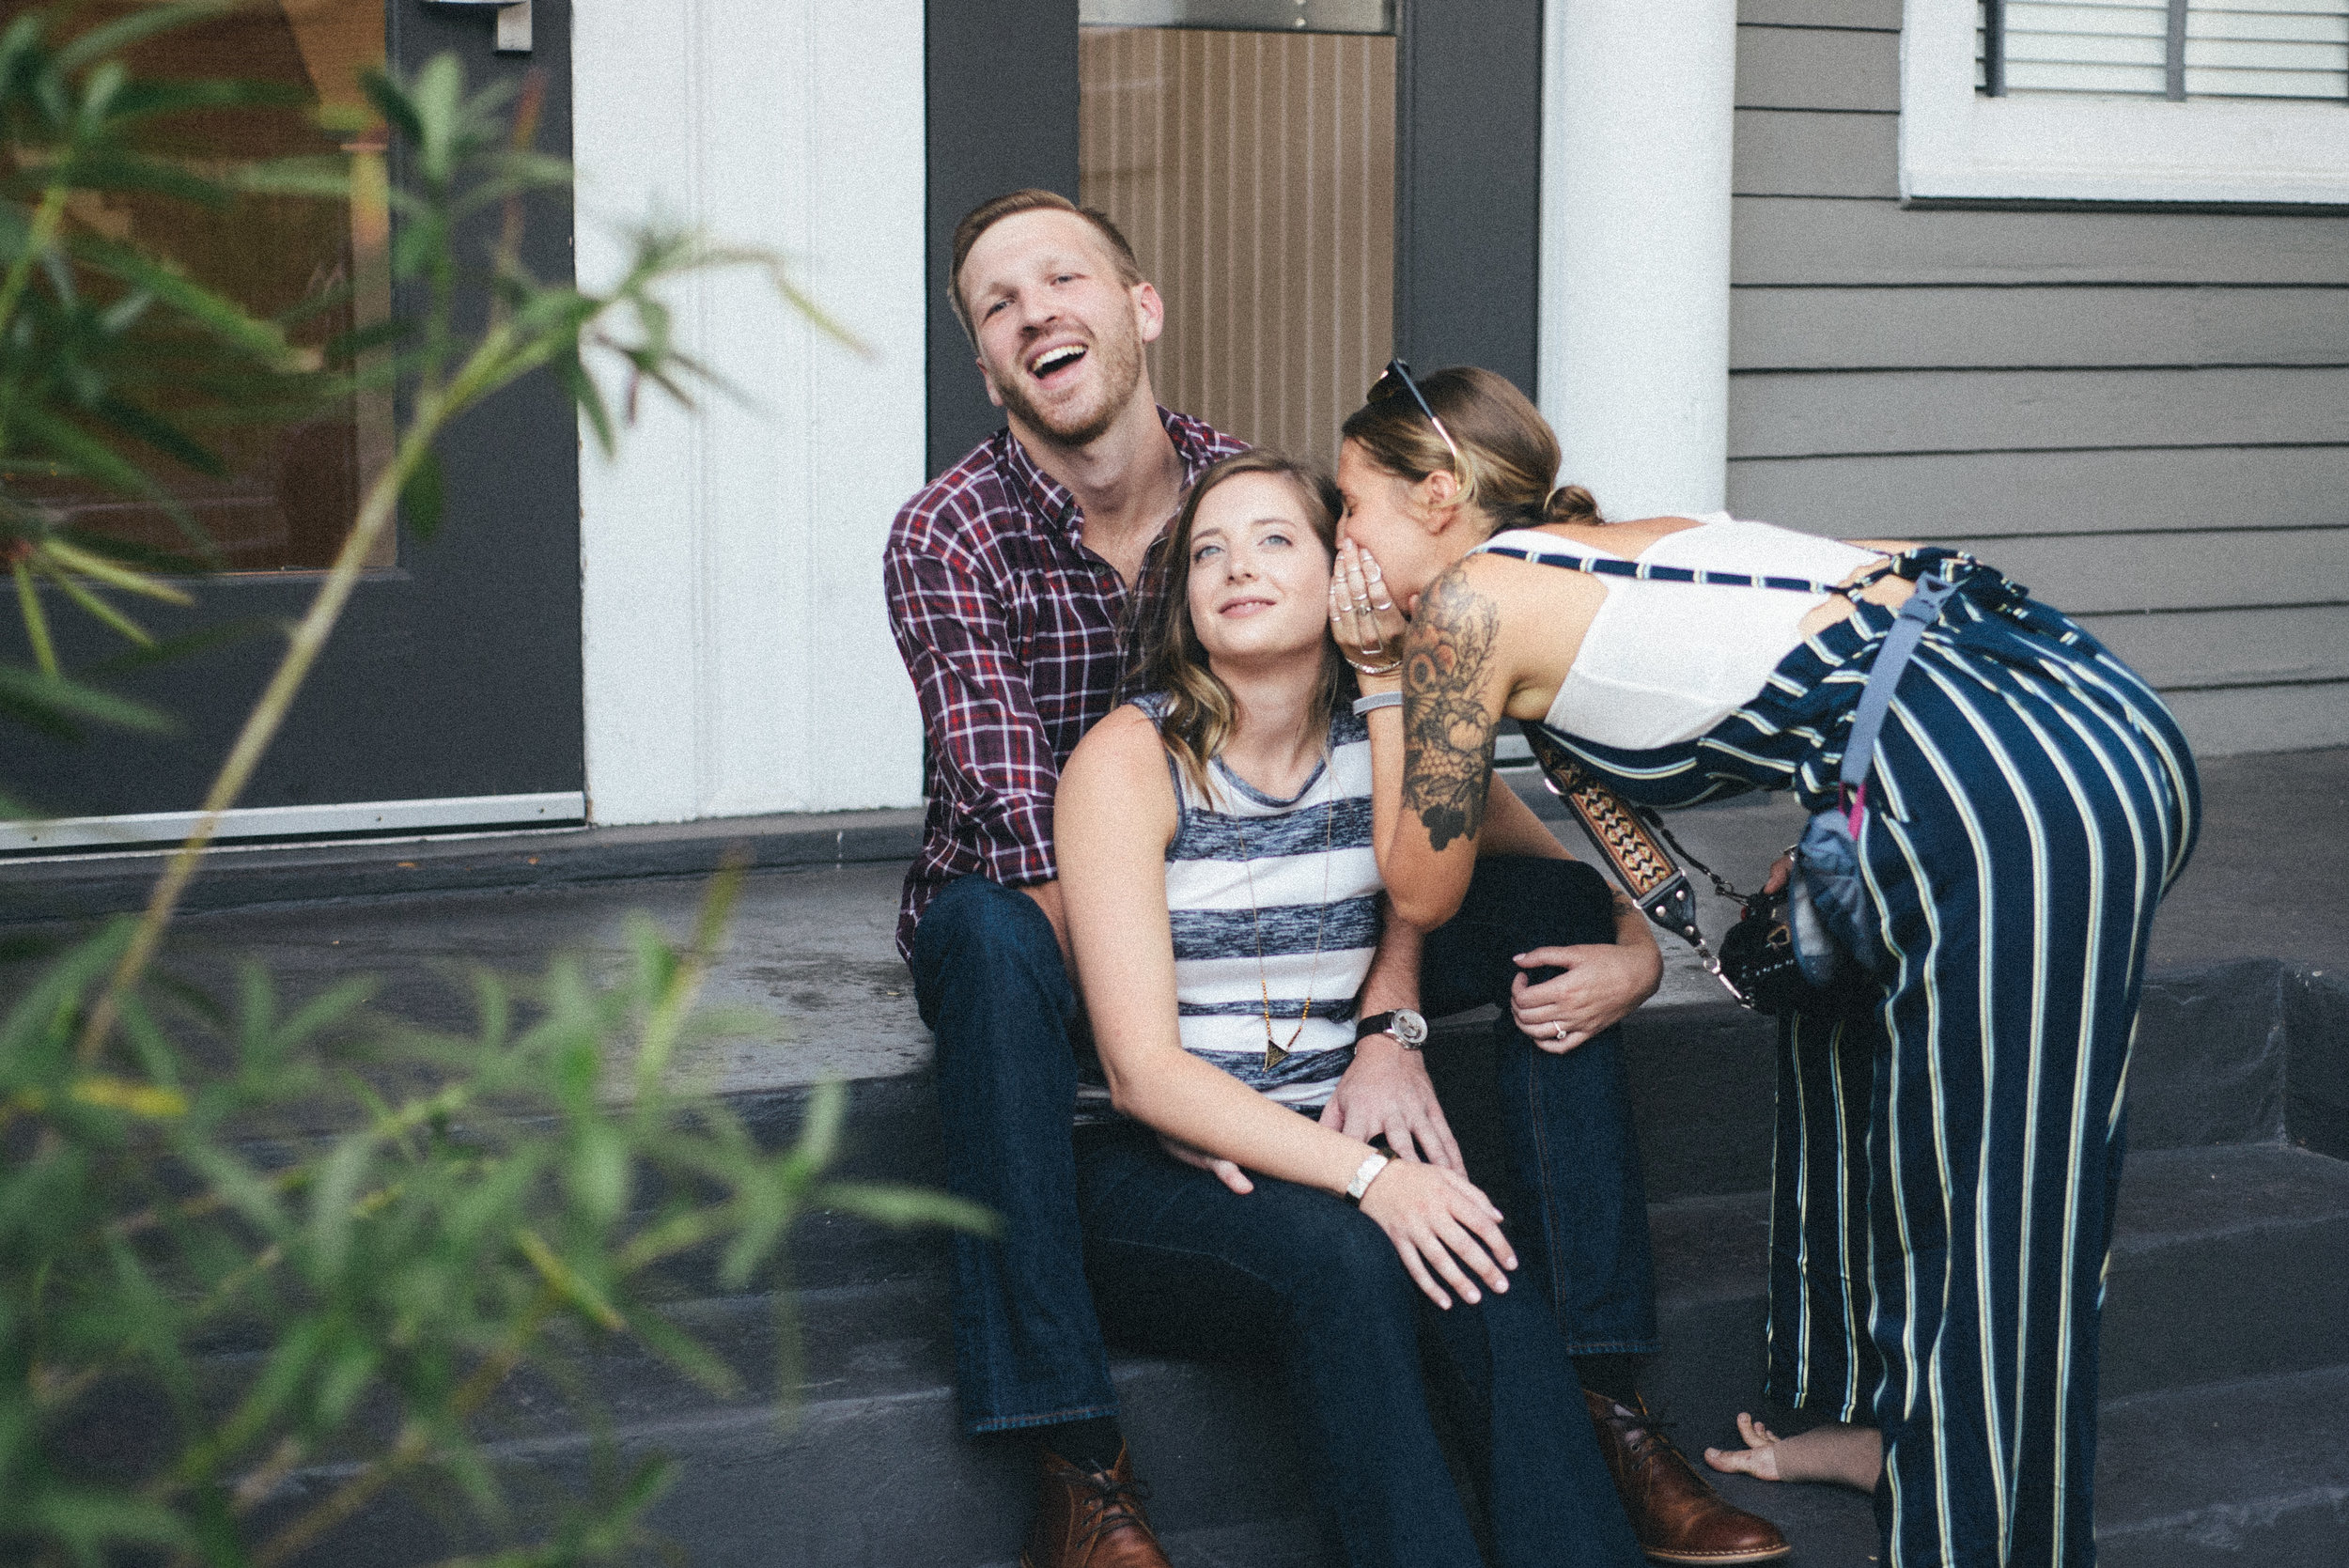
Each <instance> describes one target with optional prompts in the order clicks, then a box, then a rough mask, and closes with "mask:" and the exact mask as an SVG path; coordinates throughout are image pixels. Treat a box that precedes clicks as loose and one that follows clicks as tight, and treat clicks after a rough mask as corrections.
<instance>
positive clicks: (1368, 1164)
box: [1346, 1149, 1394, 1208]
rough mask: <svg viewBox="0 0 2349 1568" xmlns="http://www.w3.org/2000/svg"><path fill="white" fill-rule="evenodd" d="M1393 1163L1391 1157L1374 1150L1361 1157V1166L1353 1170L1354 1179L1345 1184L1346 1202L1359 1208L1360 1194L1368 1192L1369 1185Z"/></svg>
mask: <svg viewBox="0 0 2349 1568" xmlns="http://www.w3.org/2000/svg"><path fill="white" fill-rule="evenodd" d="M1393 1163H1394V1158H1393V1157H1392V1156H1391V1155H1382V1154H1380V1153H1379V1152H1378V1151H1377V1150H1376V1149H1373V1150H1371V1151H1370V1153H1368V1154H1366V1155H1364V1156H1363V1157H1362V1162H1361V1164H1360V1165H1358V1166H1356V1167H1355V1168H1354V1179H1353V1180H1352V1181H1350V1182H1348V1183H1346V1198H1347V1200H1348V1201H1349V1202H1351V1203H1353V1204H1354V1205H1355V1206H1356V1207H1358V1208H1359V1207H1361V1202H1362V1194H1363V1193H1365V1192H1368V1191H1369V1190H1370V1184H1371V1183H1372V1182H1375V1181H1377V1179H1378V1172H1381V1171H1384V1170H1385V1169H1386V1168H1387V1167H1388V1166H1390V1165H1392V1164H1393Z"/></svg>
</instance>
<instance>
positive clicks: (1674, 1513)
mask: <svg viewBox="0 0 2349 1568" xmlns="http://www.w3.org/2000/svg"><path fill="white" fill-rule="evenodd" d="M1582 1399H1583V1402H1584V1403H1585V1404H1587V1405H1590V1407H1591V1423H1592V1424H1593V1425H1594V1426H1595V1427H1597V1428H1598V1452H1601V1453H1603V1454H1605V1455H1606V1456H1607V1468H1608V1471H1609V1473H1610V1474H1611V1475H1613V1476H1614V1478H1615V1490H1616V1491H1618V1492H1620V1493H1622V1494H1623V1508H1624V1512H1625V1513H1626V1514H1630V1515H1631V1533H1632V1534H1633V1535H1635V1536H1637V1537H1639V1541H1640V1549H1641V1551H1643V1552H1645V1553H1647V1555H1648V1556H1649V1557H1651V1558H1654V1559H1655V1560H1657V1561H1658V1562H1682V1563H1695V1564H1700V1565H1703V1568H1712V1565H1714V1564H1726V1563H1739V1562H1775V1561H1777V1560H1779V1559H1780V1558H1782V1557H1784V1556H1786V1555H1787V1554H1788V1553H1790V1552H1792V1551H1793V1550H1794V1548H1793V1547H1792V1546H1789V1545H1787V1544H1786V1537H1784V1536H1783V1535H1781V1534H1780V1533H1779V1532H1778V1527H1777V1526H1776V1525H1774V1524H1772V1523H1770V1522H1769V1521H1768V1520H1767V1519H1765V1518H1762V1517H1761V1516H1759V1515H1758V1514H1749V1513H1747V1512H1746V1511H1745V1510H1744V1509H1742V1508H1733V1507H1731V1506H1730V1505H1729V1503H1728V1502H1727V1500H1725V1499H1724V1498H1722V1497H1721V1495H1720V1494H1719V1492H1716V1491H1714V1490H1713V1488H1712V1486H1711V1485H1710V1484H1709V1483H1707V1482H1706V1481H1705V1480H1704V1478H1703V1476H1700V1475H1699V1474H1697V1472H1696V1467H1694V1466H1692V1465H1690V1464H1689V1463H1688V1460H1686V1459H1684V1458H1683V1457H1681V1453H1680V1451H1679V1450H1678V1449H1676V1448H1674V1447H1672V1439H1671V1438H1669V1437H1666V1436H1664V1435H1663V1433H1661V1432H1659V1431H1657V1428H1656V1418H1655V1417H1653V1416H1651V1415H1649V1414H1648V1408H1647V1402H1646V1401H1644V1400H1641V1399H1640V1398H1638V1397H1637V1396H1634V1398H1633V1400H1632V1402H1631V1404H1630V1405H1618V1404H1616V1403H1615V1402H1614V1401H1613V1400H1611V1399H1610V1398H1608V1397H1607V1396H1606V1395H1605V1394H1602V1393H1594V1392H1593V1391H1592V1390H1590V1389H1583V1390H1582Z"/></svg>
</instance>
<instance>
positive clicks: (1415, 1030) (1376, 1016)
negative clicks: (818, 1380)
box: [1354, 1007, 1427, 1050]
mask: <svg viewBox="0 0 2349 1568" xmlns="http://www.w3.org/2000/svg"><path fill="white" fill-rule="evenodd" d="M1374 1034H1392V1035H1393V1036H1394V1041H1395V1044H1397V1045H1399V1046H1401V1047H1402V1048H1404V1049H1405V1050H1417V1049H1419V1048H1420V1047H1422V1046H1423V1045H1425V1044H1426V1043H1427V1020H1426V1019H1425V1018H1423V1017H1420V1016H1419V1015H1418V1014H1417V1013H1414V1012H1412V1011H1411V1010H1410V1009H1409V1008H1408V1007H1398V1008H1396V1009H1395V1010H1394V1011H1393V1012H1392V1013H1373V1014H1372V1015H1371V1016H1370V1017H1367V1018H1362V1019H1359V1020H1357V1022H1356V1023H1355V1025H1354V1043H1355V1044H1356V1045H1358V1046H1359V1045H1361V1043H1362V1042H1363V1041H1364V1040H1367V1039H1369V1038H1370V1037H1371V1036H1372V1035H1374Z"/></svg>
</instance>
